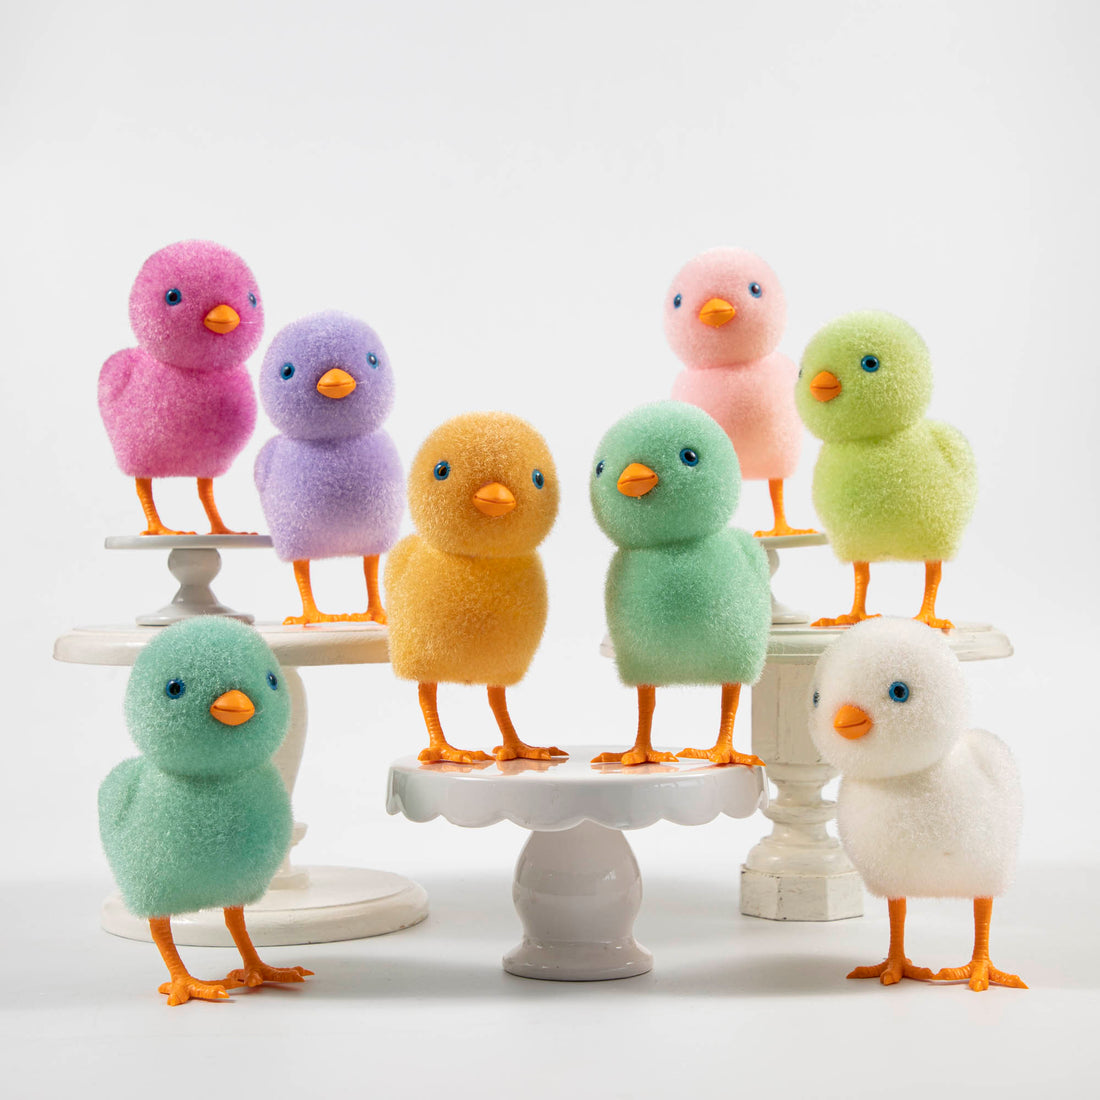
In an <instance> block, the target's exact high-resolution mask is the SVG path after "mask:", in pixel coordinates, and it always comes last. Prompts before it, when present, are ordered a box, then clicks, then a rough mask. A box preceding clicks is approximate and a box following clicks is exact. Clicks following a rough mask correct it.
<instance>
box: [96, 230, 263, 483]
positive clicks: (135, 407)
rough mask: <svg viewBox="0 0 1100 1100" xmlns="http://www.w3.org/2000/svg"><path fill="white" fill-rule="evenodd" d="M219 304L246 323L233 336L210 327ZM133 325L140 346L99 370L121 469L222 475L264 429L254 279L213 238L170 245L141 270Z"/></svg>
mask: <svg viewBox="0 0 1100 1100" xmlns="http://www.w3.org/2000/svg"><path fill="white" fill-rule="evenodd" d="M177 294H178V296H179V298H178V301H175V296H176V295H177ZM169 295H170V296H171V297H172V298H173V300H174V301H175V304H170V303H169V301H168V300H166V296H169ZM219 305H224V306H229V307H231V308H232V309H233V310H234V311H235V312H236V314H237V315H238V317H239V318H240V323H239V324H238V325H237V326H236V327H235V328H234V329H232V331H229V332H213V331H211V330H210V329H209V328H207V326H206V325H204V324H203V318H204V317H206V315H207V314H208V313H209V312H210V311H211V310H212V309H214V308H215V307H216V306H219ZM130 321H131V324H132V326H133V329H134V333H135V335H136V336H137V338H138V343H139V347H137V348H128V349H126V350H124V351H119V352H116V353H115V354H114V355H112V356H111V357H110V358H109V359H108V360H107V362H106V363H104V364H103V368H102V370H101V371H100V374H99V411H100V415H101V416H102V417H103V423H104V425H105V426H106V428H107V434H108V436H109V437H110V440H111V446H112V447H113V448H114V452H115V458H116V459H117V461H118V464H119V467H120V468H121V470H122V472H123V473H124V474H128V475H129V476H130V477H219V476H220V475H221V474H223V473H225V471H226V470H228V469H229V466H230V464H231V463H232V461H233V459H234V458H235V457H236V456H237V454H238V453H239V452H240V451H241V449H242V448H243V447H244V445H245V444H246V443H247V442H248V440H249V437H250V436H251V435H252V430H253V428H254V427H255V425H256V396H255V393H254V392H253V389H252V381H251V379H250V378H249V377H248V372H247V371H246V369H245V367H244V363H245V360H246V359H247V358H248V356H249V355H251V353H252V352H253V351H254V350H255V348H256V346H257V344H259V342H260V337H261V336H262V335H263V304H262V302H261V300H260V292H259V290H258V288H257V286H256V281H255V279H254V278H253V276H252V273H251V272H250V271H249V269H248V267H247V266H246V265H245V263H244V261H243V260H242V259H241V258H240V257H239V256H237V255H236V254H235V253H233V252H230V251H229V250H228V249H227V248H223V247H222V246H221V245H217V244H214V243H213V242H211V241H181V242H180V243H178V244H174V245H169V246H168V247H167V248H162V249H161V250H160V251H159V252H156V253H154V254H153V255H152V256H150V257H149V259H148V260H146V261H145V264H144V266H143V267H142V269H141V271H140V272H139V274H138V277H137V280H136V281H135V283H134V286H133V289H132V290H131V292H130Z"/></svg>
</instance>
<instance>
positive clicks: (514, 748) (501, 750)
mask: <svg viewBox="0 0 1100 1100" xmlns="http://www.w3.org/2000/svg"><path fill="white" fill-rule="evenodd" d="M493 755H494V756H495V757H496V758H497V759H498V760H552V759H553V758H554V757H555V756H568V755H569V753H567V752H562V750H561V749H559V748H558V747H557V746H556V745H552V746H551V747H550V748H548V749H543V748H540V747H539V746H538V745H525V744H524V743H523V742H522V741H516V742H514V743H513V744H511V745H497V747H496V748H495V749H493Z"/></svg>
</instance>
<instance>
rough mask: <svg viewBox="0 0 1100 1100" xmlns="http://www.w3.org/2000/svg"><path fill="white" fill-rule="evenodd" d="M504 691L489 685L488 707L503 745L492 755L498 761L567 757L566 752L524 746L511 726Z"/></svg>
mask: <svg viewBox="0 0 1100 1100" xmlns="http://www.w3.org/2000/svg"><path fill="white" fill-rule="evenodd" d="M504 691H505V689H504V688H502V687H494V686H493V685H492V684H490V685H489V706H490V707H492V710H493V717H494V718H495V719H496V720H497V725H498V726H499V727H500V733H501V736H502V737H503V738H504V743H503V744H502V745H498V746H497V747H496V748H495V749H493V755H494V756H495V757H496V758H497V759H498V760H515V759H517V758H518V759H520V760H550V759H552V758H553V757H555V756H568V755H569V754H568V753H567V752H562V750H561V749H559V748H556V747H554V746H551V747H550V748H548V749H543V748H539V747H538V746H536V745H525V744H524V743H523V742H522V741H521V740H520V739H519V737H518V736H517V734H516V727H515V726H513V725H512V717H511V715H510V714H509V713H508V702H507V700H506V699H505V697H504Z"/></svg>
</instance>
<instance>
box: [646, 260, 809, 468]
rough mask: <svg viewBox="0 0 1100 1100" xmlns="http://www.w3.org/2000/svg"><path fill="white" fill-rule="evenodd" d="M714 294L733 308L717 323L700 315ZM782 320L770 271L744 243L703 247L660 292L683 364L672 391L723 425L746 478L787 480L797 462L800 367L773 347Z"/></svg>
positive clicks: (668, 331) (783, 309)
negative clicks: (797, 379)
mask: <svg viewBox="0 0 1100 1100" xmlns="http://www.w3.org/2000/svg"><path fill="white" fill-rule="evenodd" d="M754 290H756V291H757V292H758V293H754V292H753V291H754ZM714 298H718V299H720V300H722V301H725V302H728V303H729V304H730V305H731V306H733V307H734V309H735V310H736V314H735V315H734V317H733V318H732V320H729V321H727V322H726V323H725V324H723V325H720V326H717V327H716V326H713V325H707V324H704V323H703V321H702V320H700V317H699V311H700V309H701V308H702V307H703V305H704V304H705V303H706V302H708V301H710V300H711V299H714ZM677 302H678V303H679V304H677ZM786 319H787V303H786V299H785V297H784V294H783V288H782V286H780V284H779V280H778V279H777V278H776V275H775V272H774V271H772V269H771V268H770V267H769V266H768V265H767V264H766V263H765V262H764V261H763V260H762V259H761V258H760V257H759V256H757V255H755V254H754V253H752V252H749V251H747V250H745V249H743V248H712V249H710V250H708V251H706V252H703V253H700V254H699V255H698V256H696V257H695V258H694V259H692V260H690V261H688V263H687V264H685V265H684V267H683V268H681V270H680V271H679V272H678V273H677V275H676V278H675V279H674V280H673V281H672V286H670V287H669V290H668V293H667V294H666V295H665V304H664V321H665V335H666V336H667V337H668V342H669V344H670V345H671V347H672V350H673V351H674V352H675V353H676V354H677V355H678V356H679V358H680V359H681V360H682V361H683V363H684V366H685V367H686V368H687V369H686V370H684V371H682V372H681V373H680V374H679V375H678V376H677V378H676V380H675V382H674V383H673V386H672V397H673V398H674V399H675V400H677V401H687V402H689V403H690V404H692V405H697V406H698V407H699V408H701V409H704V410H705V411H706V412H708V413H709V414H710V415H711V416H712V417H714V419H715V420H717V421H718V423H719V424H721V425H722V428H723V429H724V430H725V432H726V434H727V435H728V436H729V437H730V440H731V441H732V443H733V445H734V448H735V449H736V451H737V457H738V459H740V462H741V476H742V477H744V478H748V479H759V478H787V477H790V476H791V475H792V474H793V473H794V472H795V469H796V468H797V466H798V457H799V454H800V452H801V449H802V423H801V421H800V420H799V418H798V413H797V411H796V410H795V407H794V399H793V390H794V383H795V377H796V375H797V368H796V367H795V365H794V363H792V362H791V360H790V359H788V358H787V357H786V356H785V355H782V354H781V353H780V352H778V351H777V350H776V349H777V348H778V346H779V341H780V339H781V338H782V336H783V328H784V325H785V324H786Z"/></svg>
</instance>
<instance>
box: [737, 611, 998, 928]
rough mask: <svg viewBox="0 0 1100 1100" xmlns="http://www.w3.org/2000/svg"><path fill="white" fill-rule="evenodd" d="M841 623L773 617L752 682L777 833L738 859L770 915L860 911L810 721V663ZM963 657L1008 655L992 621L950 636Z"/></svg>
mask: <svg viewBox="0 0 1100 1100" xmlns="http://www.w3.org/2000/svg"><path fill="white" fill-rule="evenodd" d="M840 633H841V631H840V630H839V629H837V630H830V629H821V628H814V627H811V626H774V627H773V628H772V633H771V639H770V641H769V644H768V662H767V664H766V666H765V668H764V675H763V676H762V677H761V679H760V681H759V682H758V683H757V684H756V685H754V687H753V689H752V751H753V752H754V753H756V754H757V756H759V757H760V758H761V759H762V760H763V761H764V762H765V763H766V764H767V768H768V778H769V779H770V780H771V781H772V782H773V783H774V784H775V786H776V797H775V798H774V800H773V801H772V802H771V804H770V805H769V806H768V807H767V808H766V809H765V810H764V813H765V815H766V816H767V817H769V818H770V819H771V821H772V822H773V828H772V832H771V834H770V835H769V836H766V837H764V839H763V840H761V841H760V843H759V844H757V845H756V847H754V848H753V849H752V851H750V852H749V854H748V857H747V858H746V860H745V863H744V866H743V867H742V868H741V912H742V913H744V914H745V915H746V916H750V917H767V918H769V919H770V920H838V919H840V918H843V917H858V916H861V915H862V913H863V884H862V882H861V880H860V878H859V875H858V874H857V873H856V871H855V869H854V868H853V867H852V865H851V863H850V862H849V860H848V857H847V856H846V855H845V853H844V849H843V848H842V847H841V845H840V841H839V840H837V839H836V838H835V837H833V836H830V835H829V833H828V831H827V829H826V825H827V824H828V823H829V822H830V821H831V820H832V819H833V817H834V816H835V815H836V803H835V802H831V801H827V800H826V799H823V798H822V796H821V792H822V788H823V787H824V786H825V784H826V783H827V782H828V781H829V780H830V779H832V778H833V777H834V776H835V774H836V773H835V772H834V771H833V769H832V768H830V767H829V765H828V764H826V763H825V762H824V761H823V760H822V759H821V757H820V756H819V755H818V754H817V750H816V749H815V748H814V745H813V742H812V741H811V740H810V735H809V731H808V728H807V716H808V705H809V704H808V699H809V695H810V684H811V681H812V679H813V672H814V666H815V665H816V663H817V659H818V657H819V656H820V655H821V653H822V652H823V651H824V650H825V648H826V647H827V646H828V645H829V644H830V643H831V642H832V641H833V640H834V639H835V638H836V637H837V636H838V635H839V634H840ZM947 638H948V641H949V642H950V644H951V648H952V649H953V650H954V651H955V654H956V656H958V658H959V659H960V660H962V661H980V660H990V659H994V658H999V657H1010V656H1011V655H1012V645H1011V643H1010V642H1009V640H1008V638H1007V637H1005V635H1004V634H1002V633H1001V632H1000V631H998V630H995V629H994V628H993V627H991V626H984V625H975V624H963V625H961V626H960V627H959V628H958V629H956V630H953V631H951V633H950V634H948V635H947Z"/></svg>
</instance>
